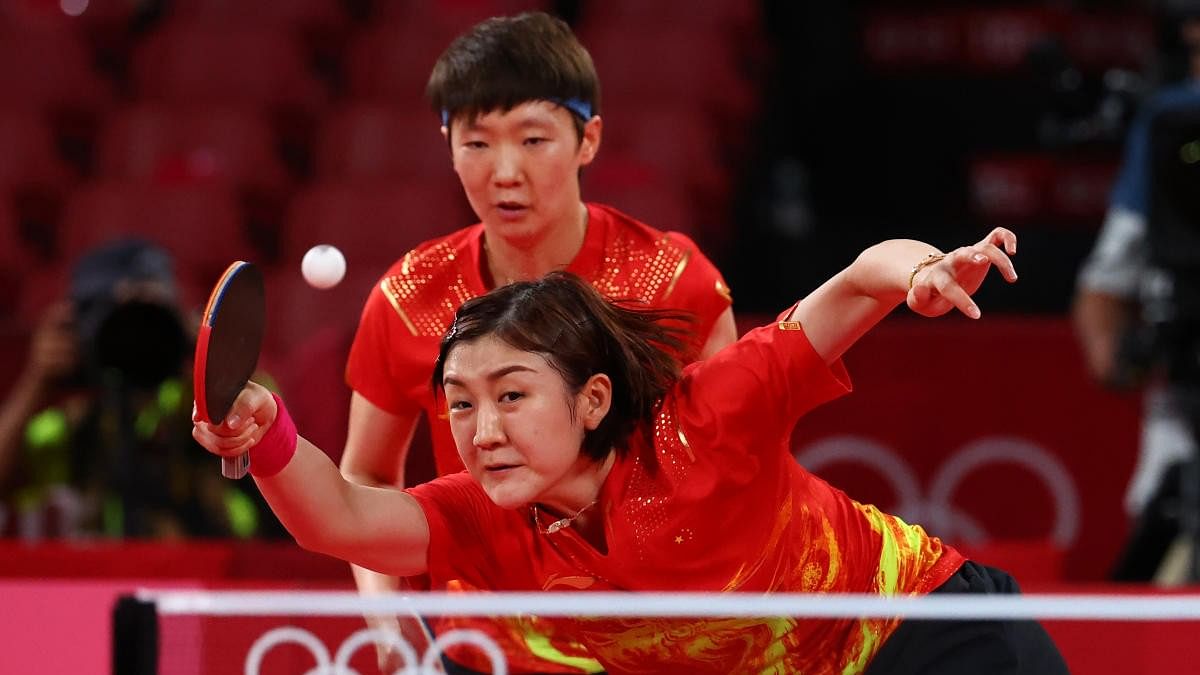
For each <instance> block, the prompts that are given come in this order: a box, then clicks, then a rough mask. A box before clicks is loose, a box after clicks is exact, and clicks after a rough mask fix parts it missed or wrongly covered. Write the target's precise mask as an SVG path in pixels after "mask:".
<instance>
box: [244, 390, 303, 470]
mask: <svg viewBox="0 0 1200 675" xmlns="http://www.w3.org/2000/svg"><path fill="white" fill-rule="evenodd" d="M271 396H272V397H273V398H274V399H275V406H276V407H277V408H278V412H276V413H275V421H274V422H272V423H271V426H270V427H269V428H268V429H267V433H266V434H264V435H263V437H262V440H260V441H259V442H258V443H257V444H256V445H255V446H254V447H252V448H250V475H252V476H255V477H257V478H268V477H270V476H274V475H275V474H277V473H279V472H280V471H283V467H285V466H287V465H288V462H290V461H292V455H294V454H296V423H295V422H293V421H292V416H291V415H289V414H288V411H287V408H286V407H284V405H283V399H281V398H279V396H277V395H275V394H271Z"/></svg>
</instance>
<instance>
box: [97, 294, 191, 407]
mask: <svg viewBox="0 0 1200 675" xmlns="http://www.w3.org/2000/svg"><path fill="white" fill-rule="evenodd" d="M186 340H187V338H186V336H185V334H184V330H183V325H182V323H181V322H180V320H179V317H178V316H177V315H176V313H175V312H174V311H173V310H172V309H170V308H168V307H165V306H163V305H159V304H154V303H149V302H143V301H130V302H125V303H121V304H118V305H115V306H113V308H112V310H111V311H110V312H109V313H108V314H107V315H106V316H105V317H104V318H103V319H102V320H101V322H100V324H99V327H98V329H97V331H96V339H95V345H94V346H95V357H96V365H98V366H99V367H101V368H102V369H112V370H116V371H117V372H119V373H120V374H121V376H122V377H123V378H124V380H125V382H126V383H128V384H131V385H134V386H139V387H147V388H148V387H155V386H157V385H159V384H161V383H162V382H163V381H164V380H166V379H167V378H169V377H173V376H176V375H178V374H179V369H180V367H181V365H182V363H183V358H184V356H185V354H186V353H187V345H186Z"/></svg>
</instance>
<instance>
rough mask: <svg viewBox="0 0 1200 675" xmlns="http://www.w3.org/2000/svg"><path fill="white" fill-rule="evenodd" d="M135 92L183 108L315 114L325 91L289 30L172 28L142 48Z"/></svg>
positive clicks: (135, 61)
mask: <svg viewBox="0 0 1200 675" xmlns="http://www.w3.org/2000/svg"><path fill="white" fill-rule="evenodd" d="M133 73H134V81H135V83H136V87H137V94H138V95H139V96H140V97H141V98H144V99H151V100H158V101H166V102H169V103H177V104H183V105H205V104H216V105H225V104H228V105H241V106H247V105H248V106H260V107H264V108H266V107H281V106H282V107H292V108H296V109H301V110H304V111H307V112H310V113H311V112H315V111H316V110H319V109H320V108H321V107H322V106H323V105H324V101H325V98H326V93H325V91H324V90H323V88H322V87H321V85H320V84H319V83H318V82H317V80H316V79H315V78H314V77H313V76H312V74H311V73H310V72H309V70H308V64H307V62H306V59H305V55H304V51H303V50H302V49H301V47H300V45H299V43H298V42H297V41H296V40H295V39H293V38H292V37H291V36H289V35H287V34H286V33H285V32H282V31H278V30H273V29H264V28H258V27H244V26H237V25H234V26H229V25H226V26H207V25H203V24H171V25H168V26H166V27H164V28H162V29H161V30H159V31H157V32H156V33H154V34H153V35H151V36H150V38H149V39H148V40H147V41H146V42H145V43H143V44H142V45H141V46H139V47H138V49H137V51H136V53H135V54H134V58H133Z"/></svg>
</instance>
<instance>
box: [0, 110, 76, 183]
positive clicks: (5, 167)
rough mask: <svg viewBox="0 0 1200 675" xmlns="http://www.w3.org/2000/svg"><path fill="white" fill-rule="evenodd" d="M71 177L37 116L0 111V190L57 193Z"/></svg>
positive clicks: (51, 134) (51, 138)
mask: <svg viewBox="0 0 1200 675" xmlns="http://www.w3.org/2000/svg"><path fill="white" fill-rule="evenodd" d="M73 177H74V176H73V175H72V171H71V169H70V168H68V167H67V165H66V164H65V163H64V162H63V161H62V158H61V157H59V155H58V150H57V148H56V146H55V141H54V134H53V132H52V131H51V130H50V128H49V127H48V126H47V125H46V123H45V121H44V120H43V118H42V117H41V116H40V115H38V114H36V113H34V112H32V111H16V110H0V193H3V192H9V191H13V190H21V189H35V190H48V191H51V192H54V193H58V192H60V191H62V190H64V189H66V187H67V186H68V184H69V183H70V182H71V180H72V179H73Z"/></svg>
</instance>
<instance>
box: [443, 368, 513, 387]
mask: <svg viewBox="0 0 1200 675" xmlns="http://www.w3.org/2000/svg"><path fill="white" fill-rule="evenodd" d="M522 372H523V373H536V372H537V371H536V370H534V369H533V368H530V367H529V366H523V365H520V364H513V365H511V366H504V367H503V368H498V369H496V370H493V371H492V372H490V373H488V374H487V376H486V377H487V381H488V382H495V381H496V380H498V379H500V378H502V377H504V376H505V375H510V374H512V373H522ZM450 385H456V386H459V387H462V386H465V385H464V384H463V381H462V380H460V379H458V378H457V377H454V376H453V375H447V376H446V377H444V378H442V386H444V387H448V386H450Z"/></svg>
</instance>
